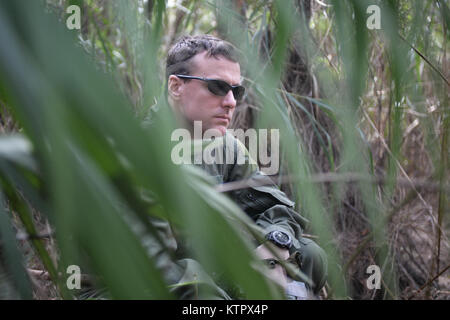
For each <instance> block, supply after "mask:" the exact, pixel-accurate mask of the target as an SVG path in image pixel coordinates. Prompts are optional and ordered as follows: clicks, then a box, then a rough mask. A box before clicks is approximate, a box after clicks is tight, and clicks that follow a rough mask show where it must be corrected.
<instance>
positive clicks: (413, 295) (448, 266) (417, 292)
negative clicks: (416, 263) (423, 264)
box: [408, 264, 450, 300]
mask: <svg viewBox="0 0 450 320" xmlns="http://www.w3.org/2000/svg"><path fill="white" fill-rule="evenodd" d="M448 268H450V264H449V265H447V266H446V267H445V268H444V269H443V270H442V271H441V272H439V273H438V274H437V275H436V276H434V277H433V279H431V280H430V281H428V282H427V283H425V284H424V285H423V286H422V287H420V289H419V290H417V291H416V292H414V293H413V294H412V295H410V296H409V298H408V300H411V299H412V298H414V297H415V296H416V295H417V294H419V293H420V292H421V291H422V290H423V289H424V288H425V287H427V286H429V285H430V284H431V283H432V282H433V281H434V280H436V279H437V278H439V277H440V276H441V274H443V273H444V272H445V271H447V270H448Z"/></svg>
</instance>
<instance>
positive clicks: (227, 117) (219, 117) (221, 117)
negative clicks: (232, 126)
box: [214, 115, 230, 122]
mask: <svg viewBox="0 0 450 320" xmlns="http://www.w3.org/2000/svg"><path fill="white" fill-rule="evenodd" d="M214 118H218V119H224V120H228V122H230V117H229V116H227V115H220V116H215V117H214Z"/></svg>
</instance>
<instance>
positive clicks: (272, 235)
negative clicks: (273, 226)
mask: <svg viewBox="0 0 450 320" xmlns="http://www.w3.org/2000/svg"><path fill="white" fill-rule="evenodd" d="M266 239H267V240H269V241H272V242H273V243H274V244H275V245H277V246H278V247H280V248H286V249H289V248H290V247H291V246H292V239H291V236H290V235H288V234H287V233H285V232H283V231H272V232H269V233H268V234H267V235H266Z"/></svg>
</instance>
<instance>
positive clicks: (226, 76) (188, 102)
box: [168, 51, 241, 135]
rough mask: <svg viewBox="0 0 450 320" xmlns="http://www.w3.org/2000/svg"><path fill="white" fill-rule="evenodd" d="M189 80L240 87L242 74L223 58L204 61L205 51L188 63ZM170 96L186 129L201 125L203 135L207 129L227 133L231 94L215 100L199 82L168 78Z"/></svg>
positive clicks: (205, 59)
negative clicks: (189, 64) (208, 81)
mask: <svg viewBox="0 0 450 320" xmlns="http://www.w3.org/2000/svg"><path fill="white" fill-rule="evenodd" d="M191 63H192V65H191V70H192V73H191V74H190V76H197V77H203V78H209V79H218V80H223V81H226V82H227V83H228V84H230V85H237V84H240V80H241V70H240V66H239V63H237V62H232V61H230V60H227V59H226V58H224V57H221V56H219V57H217V58H216V57H207V56H206V51H205V52H202V53H199V54H197V55H195V56H194V57H193V58H192V59H191ZM168 87H169V92H170V95H171V99H172V102H173V105H174V108H175V109H176V110H177V111H178V112H179V113H180V114H181V115H182V116H183V118H184V120H186V121H187V122H188V125H190V126H192V125H193V123H194V121H202V129H203V132H204V131H205V130H208V129H213V130H214V131H217V132H216V134H220V135H224V134H225V131H226V130H227V128H228V126H229V124H230V121H231V118H232V117H233V112H234V109H235V108H236V100H235V99H234V96H233V92H232V91H231V90H230V91H229V92H228V93H227V94H226V95H225V96H223V97H221V96H217V95H214V94H213V93H211V92H210V91H209V90H208V87H207V83H206V82H205V81H201V80H189V81H184V80H183V79H180V78H177V77H176V76H174V75H171V76H170V77H169V86H168Z"/></svg>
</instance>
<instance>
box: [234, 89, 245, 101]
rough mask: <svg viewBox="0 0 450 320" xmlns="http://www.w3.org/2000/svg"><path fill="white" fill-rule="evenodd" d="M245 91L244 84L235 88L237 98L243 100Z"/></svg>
mask: <svg viewBox="0 0 450 320" xmlns="http://www.w3.org/2000/svg"><path fill="white" fill-rule="evenodd" d="M244 93H245V88H244V87H242V86H239V87H234V88H233V95H234V98H235V99H236V100H241V99H242V97H243V96H244Z"/></svg>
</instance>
